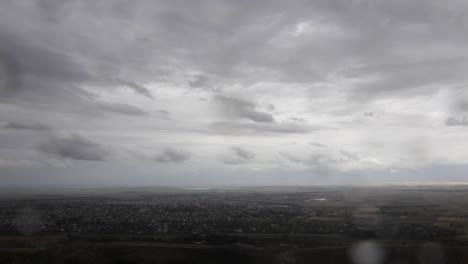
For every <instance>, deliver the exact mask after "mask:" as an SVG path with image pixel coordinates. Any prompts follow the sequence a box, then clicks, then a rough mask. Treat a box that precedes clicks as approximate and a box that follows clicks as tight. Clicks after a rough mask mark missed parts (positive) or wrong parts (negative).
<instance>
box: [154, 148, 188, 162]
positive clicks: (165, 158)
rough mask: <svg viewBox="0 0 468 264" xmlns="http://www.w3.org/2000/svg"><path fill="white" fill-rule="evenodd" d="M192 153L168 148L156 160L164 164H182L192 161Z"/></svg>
mask: <svg viewBox="0 0 468 264" xmlns="http://www.w3.org/2000/svg"><path fill="white" fill-rule="evenodd" d="M190 156H191V155H190V153H188V152H186V151H183V150H179V149H174V148H167V149H165V150H164V151H163V152H162V153H161V154H159V155H157V156H156V158H155V160H156V161H157V162H162V163H180V162H184V161H186V160H188V159H190Z"/></svg>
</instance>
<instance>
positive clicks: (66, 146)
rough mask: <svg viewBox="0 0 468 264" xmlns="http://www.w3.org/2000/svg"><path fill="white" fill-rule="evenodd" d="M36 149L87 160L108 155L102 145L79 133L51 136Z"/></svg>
mask: <svg viewBox="0 0 468 264" xmlns="http://www.w3.org/2000/svg"><path fill="white" fill-rule="evenodd" d="M38 150H39V151H40V152H41V153H44V154H46V155H48V156H51V157H55V158H62V159H73V160H87V161H103V160H105V158H106V157H107V156H108V155H109V152H108V151H107V150H106V149H105V148H104V147H102V146H101V145H99V144H97V143H94V142H92V141H90V140H88V139H86V138H84V137H82V136H79V135H70V136H64V137H60V136H55V137H52V138H51V139H50V140H49V141H48V142H45V143H44V144H42V145H40V146H38Z"/></svg>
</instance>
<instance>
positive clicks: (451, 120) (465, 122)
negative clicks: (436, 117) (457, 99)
mask: <svg viewBox="0 0 468 264" xmlns="http://www.w3.org/2000/svg"><path fill="white" fill-rule="evenodd" d="M445 125H446V126H468V118H467V117H466V116H462V117H448V118H447V119H445Z"/></svg>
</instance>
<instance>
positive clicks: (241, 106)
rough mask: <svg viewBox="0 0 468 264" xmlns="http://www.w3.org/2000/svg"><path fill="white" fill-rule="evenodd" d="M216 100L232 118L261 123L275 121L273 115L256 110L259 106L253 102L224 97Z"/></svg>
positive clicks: (216, 97) (217, 96)
mask: <svg viewBox="0 0 468 264" xmlns="http://www.w3.org/2000/svg"><path fill="white" fill-rule="evenodd" d="M214 100H215V102H217V103H219V104H220V105H221V107H222V110H223V112H224V113H225V114H226V116H228V117H230V118H243V119H248V120H251V121H254V122H259V123H273V122H274V121H275V120H274V118H273V116H272V115H271V114H269V113H265V112H261V111H258V110H256V108H257V106H256V105H255V104H254V103H252V102H249V101H246V100H242V99H238V98H233V97H227V96H222V95H216V96H215V97H214Z"/></svg>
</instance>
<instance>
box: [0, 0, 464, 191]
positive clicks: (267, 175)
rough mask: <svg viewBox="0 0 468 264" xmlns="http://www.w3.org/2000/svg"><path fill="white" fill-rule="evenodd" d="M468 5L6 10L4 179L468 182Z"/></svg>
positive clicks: (1, 39)
mask: <svg viewBox="0 0 468 264" xmlns="http://www.w3.org/2000/svg"><path fill="white" fill-rule="evenodd" d="M467 43H468V2H467V1H462V0H448V1H438V0H433V1H426V0H424V1H423V0H411V1H408V0H392V1H388V0H312V1H310V0H307V1H306V0H304V1H284V0H268V1H267V0H265V1H261V0H238V1H227V0H226V1H223V0H212V1H208V0H199V1H198V0H197V1H192V0H186V1H178V0H168V1H155V0H148V1H144V0H142V1H133V0H128V1H124V0H115V1H87V0H70V1H59V0H50V1H49V0H47V1H17V0H10V1H9V0H4V1H1V2H0V186H1V185H3V186H12V185H16V186H48V185H80V186H95V185H99V186H101V185H109V186H115V185H133V186H136V185H140V186H145V185H187V186H188V185H282V184H287V185H301V184H350V183H368V182H390V181H465V180H468V178H467V177H468V166H467V164H468V135H467V132H468V71H467V70H468V46H467Z"/></svg>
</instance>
